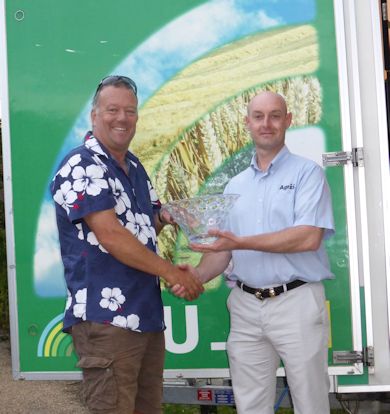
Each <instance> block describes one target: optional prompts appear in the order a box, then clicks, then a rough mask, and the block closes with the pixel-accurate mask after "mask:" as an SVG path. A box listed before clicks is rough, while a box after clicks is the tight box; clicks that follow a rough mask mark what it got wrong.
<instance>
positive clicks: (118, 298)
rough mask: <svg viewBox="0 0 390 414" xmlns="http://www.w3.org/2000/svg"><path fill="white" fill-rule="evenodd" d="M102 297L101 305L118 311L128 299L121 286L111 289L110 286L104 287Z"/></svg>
mask: <svg viewBox="0 0 390 414" xmlns="http://www.w3.org/2000/svg"><path fill="white" fill-rule="evenodd" d="M102 298H103V299H102V300H101V301H100V302H99V305H100V306H101V307H102V308H104V309H107V308H108V309H110V311H113V312H115V311H117V310H118V309H119V308H120V307H121V305H122V304H123V303H124V302H125V300H126V298H125V297H124V296H123V295H122V291H121V290H120V289H119V288H113V289H110V288H108V287H106V288H104V289H102Z"/></svg>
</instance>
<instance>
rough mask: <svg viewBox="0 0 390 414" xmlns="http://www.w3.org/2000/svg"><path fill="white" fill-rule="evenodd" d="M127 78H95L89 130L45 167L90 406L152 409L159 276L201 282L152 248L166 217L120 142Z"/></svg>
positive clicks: (128, 116)
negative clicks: (56, 163) (51, 171)
mask: <svg viewBox="0 0 390 414" xmlns="http://www.w3.org/2000/svg"><path fill="white" fill-rule="evenodd" d="M137 104H138V101H137V87H136V85H135V83H134V82H133V81H132V80H131V79H130V78H127V77H124V76H109V77H108V78H105V79H103V80H102V81H101V82H100V84H99V86H98V88H97V90H96V93H95V97H94V100H93V109H92V112H91V120H92V132H88V133H87V135H86V137H85V142H84V144H83V145H81V146H80V147H77V148H75V149H74V150H72V151H71V152H70V153H69V154H68V155H67V156H66V157H65V159H64V160H63V162H62V163H61V165H60V168H59V170H58V172H57V174H56V175H55V177H54V179H53V182H52V185H51V191H52V194H53V199H54V201H55V206H56V216H57V224H58V230H59V239H60V245H61V255H62V260H63V263H64V268H65V280H66V284H67V288H68V300H67V303H66V310H65V315H64V331H65V332H69V333H71V334H72V337H73V343H74V346H75V350H76V353H77V354H78V356H79V363H78V366H79V367H80V368H81V369H82V371H83V385H84V393H85V398H86V403H87V406H88V408H89V409H90V411H91V412H92V413H101V414H103V413H104V414H108V413H116V414H122V413H123V414H125V413H126V414H128V413H143V414H156V413H161V412H162V411H161V401H162V372H163V364H164V351H165V346H164V332H163V331H164V329H165V325H164V319H163V306H162V300H161V291H160V282H159V277H161V278H163V279H164V280H165V281H166V282H167V283H168V284H169V285H171V286H174V285H180V286H182V289H183V292H185V293H183V294H182V296H185V297H186V298H187V299H189V300H192V299H195V298H196V297H197V296H198V295H199V294H200V293H201V292H202V290H203V288H202V285H201V283H200V282H199V280H198V279H197V278H194V277H193V275H192V274H191V272H190V271H188V270H186V269H181V268H179V267H177V266H174V265H173V264H171V263H170V262H168V261H166V260H163V259H162V258H160V257H159V256H158V255H157V253H156V251H157V234H158V232H159V231H160V230H161V229H162V227H163V226H164V224H166V222H165V221H166V220H167V219H169V217H166V216H165V218H164V217H163V214H165V213H163V214H160V208H161V204H160V202H159V200H158V198H157V194H156V192H155V191H154V189H153V187H152V185H151V182H150V179H149V177H148V175H147V173H146V171H145V170H144V168H143V166H142V165H141V163H140V162H139V160H138V159H137V158H136V157H135V156H134V155H133V154H132V153H131V152H129V151H128V147H129V144H130V141H131V139H132V138H133V136H134V134H135V131H136V123H137V120H138V111H137Z"/></svg>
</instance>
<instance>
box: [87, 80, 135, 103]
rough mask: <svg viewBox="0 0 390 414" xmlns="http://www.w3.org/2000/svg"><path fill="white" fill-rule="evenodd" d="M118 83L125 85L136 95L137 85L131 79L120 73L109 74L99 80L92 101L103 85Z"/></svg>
mask: <svg viewBox="0 0 390 414" xmlns="http://www.w3.org/2000/svg"><path fill="white" fill-rule="evenodd" d="M118 84H121V85H126V86H127V87H128V88H129V89H130V90H132V91H133V92H134V95H135V96H137V85H136V84H135V82H134V81H133V79H130V78H128V77H127V76H122V75H111V76H106V77H105V78H103V79H102V80H101V81H100V83H99V85H98V87H97V88H96V92H95V95H94V97H93V101H94V102H95V100H96V96H97V95H98V93H99V91H100V90H101V89H102V88H103V86H108V85H118Z"/></svg>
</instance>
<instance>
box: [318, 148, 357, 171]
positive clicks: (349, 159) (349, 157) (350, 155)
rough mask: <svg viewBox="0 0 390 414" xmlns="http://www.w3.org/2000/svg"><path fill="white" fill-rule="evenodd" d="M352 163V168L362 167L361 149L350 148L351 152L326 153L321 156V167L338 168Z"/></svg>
mask: <svg viewBox="0 0 390 414" xmlns="http://www.w3.org/2000/svg"><path fill="white" fill-rule="evenodd" d="M348 163H352V165H353V166H354V167H363V165H364V155H363V148H361V147H359V148H352V151H337V152H327V153H325V154H322V165H323V166H324V167H339V166H340V165H346V164H348Z"/></svg>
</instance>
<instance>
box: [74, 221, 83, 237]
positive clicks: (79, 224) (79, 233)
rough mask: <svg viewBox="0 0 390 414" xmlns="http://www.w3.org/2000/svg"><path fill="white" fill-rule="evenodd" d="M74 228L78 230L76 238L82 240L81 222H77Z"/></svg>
mask: <svg viewBox="0 0 390 414" xmlns="http://www.w3.org/2000/svg"><path fill="white" fill-rule="evenodd" d="M76 228H77V230H78V233H77V238H78V239H79V240H84V233H83V225H82V224H81V223H77V224H76Z"/></svg>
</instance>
